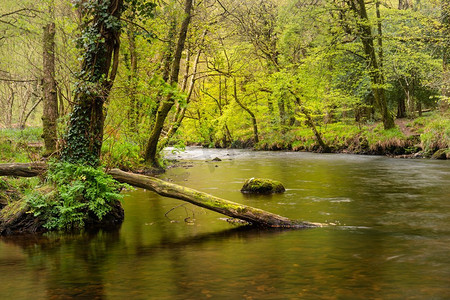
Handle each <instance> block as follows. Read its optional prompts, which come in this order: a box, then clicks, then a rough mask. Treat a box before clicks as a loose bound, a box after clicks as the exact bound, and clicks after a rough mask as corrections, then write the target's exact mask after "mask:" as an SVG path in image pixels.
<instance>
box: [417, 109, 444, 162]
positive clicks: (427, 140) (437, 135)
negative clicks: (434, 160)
mask: <svg viewBox="0 0 450 300" xmlns="http://www.w3.org/2000/svg"><path fill="white" fill-rule="evenodd" d="M431 119H432V121H431V122H429V123H428V124H426V125H425V127H424V132H423V133H422V134H421V135H420V139H421V143H422V148H423V151H424V152H425V154H426V155H431V154H433V153H434V152H435V151H437V150H438V149H450V119H449V118H448V116H440V115H434V116H433V117H432V118H431Z"/></svg>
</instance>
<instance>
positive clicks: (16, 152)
mask: <svg viewBox="0 0 450 300" xmlns="http://www.w3.org/2000/svg"><path fill="white" fill-rule="evenodd" d="M41 135H42V128H31V127H30V128H26V129H23V130H20V129H0V162H2V163H7V162H30V161H34V160H37V159H39V157H40V151H41V148H42V138H41Z"/></svg>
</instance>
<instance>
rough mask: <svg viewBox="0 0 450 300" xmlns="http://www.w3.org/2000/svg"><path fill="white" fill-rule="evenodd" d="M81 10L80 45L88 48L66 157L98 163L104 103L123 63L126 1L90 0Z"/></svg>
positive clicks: (65, 152)
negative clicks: (121, 56)
mask: <svg viewBox="0 0 450 300" xmlns="http://www.w3.org/2000/svg"><path fill="white" fill-rule="evenodd" d="M82 4H83V5H80V6H79V7H78V9H79V10H80V12H81V15H83V16H84V24H83V30H82V34H81V36H80V38H79V45H80V47H82V48H83V49H84V57H83V64H82V68H81V72H80V73H79V74H78V80H79V81H78V83H77V87H76V90H75V97H74V98H75V105H74V109H73V112H72V114H71V116H70V124H69V130H68V133H67V136H66V139H65V147H64V149H63V155H62V159H63V160H64V161H68V162H72V163H83V164H88V165H92V166H97V165H98V164H99V161H100V160H99V159H100V150H101V147H102V141H103V125H104V120H105V108H104V104H105V102H106V101H107V99H108V96H109V92H110V90H111V87H112V84H113V82H114V78H115V76H116V72H117V67H118V63H119V46H120V40H119V36H120V29H121V26H120V16H121V13H122V9H123V0H90V1H88V2H83V3H82Z"/></svg>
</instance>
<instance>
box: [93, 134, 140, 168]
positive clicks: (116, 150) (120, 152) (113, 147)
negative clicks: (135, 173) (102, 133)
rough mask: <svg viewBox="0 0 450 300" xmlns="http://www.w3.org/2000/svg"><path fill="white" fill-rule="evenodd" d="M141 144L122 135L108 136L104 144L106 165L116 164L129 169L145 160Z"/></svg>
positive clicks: (103, 150)
mask: <svg viewBox="0 0 450 300" xmlns="http://www.w3.org/2000/svg"><path fill="white" fill-rule="evenodd" d="M141 152H142V150H141V147H140V146H139V144H137V143H136V142H133V141H132V140H130V139H127V138H124V137H123V136H122V135H120V136H115V137H114V138H107V139H106V140H105V141H104V143H103V146H102V162H103V163H104V164H105V165H106V166H114V167H118V168H121V169H125V170H129V169H133V168H135V167H137V166H138V165H139V164H141V163H142V162H143V159H142V153H141Z"/></svg>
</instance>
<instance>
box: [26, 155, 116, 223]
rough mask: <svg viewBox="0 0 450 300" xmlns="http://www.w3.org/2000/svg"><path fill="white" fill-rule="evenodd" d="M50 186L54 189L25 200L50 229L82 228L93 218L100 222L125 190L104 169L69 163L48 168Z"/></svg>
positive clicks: (35, 193)
mask: <svg viewBox="0 0 450 300" xmlns="http://www.w3.org/2000/svg"><path fill="white" fill-rule="evenodd" d="M47 183H48V184H49V185H52V186H54V189H50V191H48V190H47V191H45V188H43V189H41V190H40V191H39V190H38V191H33V192H31V193H29V195H28V197H27V199H26V200H27V202H28V204H29V206H30V208H31V212H32V213H33V214H34V216H36V217H40V218H41V219H43V220H44V221H45V225H44V227H45V228H47V229H79V228H82V227H84V226H85V223H86V221H87V220H89V219H92V218H93V217H95V218H97V219H98V220H100V221H101V220H102V218H103V217H104V216H105V215H107V214H108V213H109V212H110V211H111V210H112V208H113V206H114V204H115V203H116V201H118V200H120V199H121V198H122V196H121V195H120V194H119V192H120V189H121V188H122V187H124V185H122V184H119V183H118V182H117V181H115V180H114V179H113V178H112V177H111V176H110V175H108V174H106V173H104V172H103V171H102V170H101V169H98V168H94V167H90V166H82V165H76V164H70V163H66V162H64V163H51V164H50V165H49V171H48V174H47Z"/></svg>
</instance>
